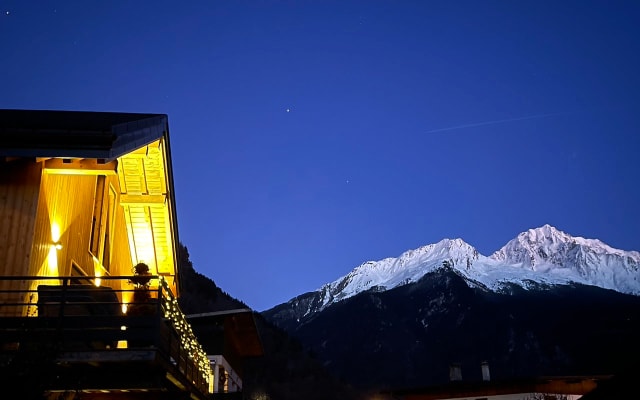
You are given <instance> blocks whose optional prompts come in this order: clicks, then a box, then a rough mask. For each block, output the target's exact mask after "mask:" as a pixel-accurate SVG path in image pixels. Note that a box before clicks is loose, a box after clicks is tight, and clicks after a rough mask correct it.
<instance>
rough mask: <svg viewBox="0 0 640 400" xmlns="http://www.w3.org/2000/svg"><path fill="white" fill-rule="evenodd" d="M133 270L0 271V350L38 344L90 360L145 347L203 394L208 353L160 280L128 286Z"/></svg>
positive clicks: (208, 371) (122, 355)
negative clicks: (115, 273) (82, 273)
mask: <svg viewBox="0 0 640 400" xmlns="http://www.w3.org/2000/svg"><path fill="white" fill-rule="evenodd" d="M134 278H135V277H133V276H119V277H104V276H103V277H76V276H73V277H71V276H64V277H54V278H52V277H25V276H13V277H0V352H2V353H3V354H4V355H6V354H10V353H12V352H14V353H16V352H21V351H22V352H24V351H29V349H38V350H34V351H41V349H42V348H43V346H44V347H46V348H48V349H50V350H51V351H52V352H54V353H55V357H58V358H65V360H66V361H69V360H71V361H74V360H76V361H77V360H87V361H90V362H93V363H95V362H96V361H99V360H101V359H109V360H113V359H118V360H119V361H122V360H126V359H127V357H128V356H129V355H132V354H134V353H136V351H137V353H136V354H140V350H145V351H152V352H153V353H154V354H157V357H156V356H154V359H156V358H157V359H159V362H160V363H161V364H162V366H163V368H164V369H165V370H166V372H167V373H169V374H171V376H173V377H174V378H175V379H178V380H179V381H180V382H181V384H182V385H185V386H189V385H193V386H195V387H196V388H197V390H198V391H200V392H201V393H202V394H205V395H206V394H208V392H209V380H210V379H213V374H212V372H211V367H210V364H209V360H208V359H207V356H206V354H205V353H204V351H203V350H202V347H201V346H200V344H199V343H198V340H197V338H196V337H195V335H194V334H193V332H192V330H191V326H190V325H189V324H188V323H187V321H186V319H185V316H184V314H183V313H182V312H181V310H180V308H179V306H178V301H177V299H176V298H175V297H174V296H173V294H172V292H171V290H170V288H169V286H168V284H167V282H166V281H165V280H164V279H163V278H162V277H157V276H149V279H150V282H151V283H150V285H148V286H145V287H142V286H141V285H137V286H138V287H135V286H136V285H134V284H133V283H132V280H133V279H134ZM79 279H81V281H79ZM98 279H100V281H98ZM92 282H100V286H96V285H95V284H91V283H92ZM141 291H145V293H142V292H141Z"/></svg>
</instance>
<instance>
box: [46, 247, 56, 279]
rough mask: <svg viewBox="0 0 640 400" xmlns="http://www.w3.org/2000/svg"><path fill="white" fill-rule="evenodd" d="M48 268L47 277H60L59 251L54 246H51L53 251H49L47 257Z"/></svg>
mask: <svg viewBox="0 0 640 400" xmlns="http://www.w3.org/2000/svg"><path fill="white" fill-rule="evenodd" d="M47 267H48V268H47V269H48V270H47V276H57V275H58V251H57V250H56V248H55V247H54V246H51V249H49V254H48V256H47Z"/></svg>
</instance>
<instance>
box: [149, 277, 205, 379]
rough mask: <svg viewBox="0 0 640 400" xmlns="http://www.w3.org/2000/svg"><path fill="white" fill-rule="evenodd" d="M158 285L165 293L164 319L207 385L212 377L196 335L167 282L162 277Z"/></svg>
mask: <svg viewBox="0 0 640 400" xmlns="http://www.w3.org/2000/svg"><path fill="white" fill-rule="evenodd" d="M160 285H161V287H162V289H163V292H164V293H165V295H164V296H162V299H163V300H164V301H163V308H164V317H165V318H166V319H167V320H169V321H170V322H171V325H172V326H173V328H174V329H175V330H176V331H177V332H178V333H180V335H179V337H180V344H181V345H182V347H183V348H184V349H185V350H187V351H188V353H187V356H188V357H189V359H191V360H193V361H194V362H195V364H196V365H197V366H198V370H199V371H200V373H201V375H202V378H203V379H204V381H205V382H206V383H207V385H208V384H209V382H210V380H211V377H212V376H213V371H212V370H211V363H210V361H209V358H208V357H207V354H206V353H205V351H204V349H203V348H202V346H201V345H200V342H198V339H197V338H196V335H195V334H194V333H193V330H192V329H191V325H190V324H189V323H188V322H187V320H186V318H185V317H184V314H183V313H182V311H181V310H180V306H179V305H178V299H176V298H175V297H174V296H173V293H172V292H171V290H170V289H169V285H168V283H167V281H166V280H165V279H164V277H162V276H161V277H160Z"/></svg>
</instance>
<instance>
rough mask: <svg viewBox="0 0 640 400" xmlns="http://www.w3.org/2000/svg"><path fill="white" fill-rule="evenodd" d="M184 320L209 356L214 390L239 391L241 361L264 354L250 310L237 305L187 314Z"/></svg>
mask: <svg viewBox="0 0 640 400" xmlns="http://www.w3.org/2000/svg"><path fill="white" fill-rule="evenodd" d="M187 321H189V324H190V325H191V326H192V328H193V331H194V332H195V334H196V336H197V337H199V338H201V343H202V347H203V348H204V350H205V352H206V353H207V356H208V357H209V361H210V363H211V369H212V370H213V377H214V382H215V384H214V391H215V393H227V394H232V393H239V392H241V391H242V376H243V362H244V360H246V359H247V358H251V357H260V356H262V355H263V353H264V350H263V347H262V342H261V341H260V337H259V336H258V334H257V327H256V323H255V320H254V318H253V311H252V310H250V309H248V308H241V309H232V310H224V311H215V312H209V313H202V314H191V315H187ZM228 397H231V396H228Z"/></svg>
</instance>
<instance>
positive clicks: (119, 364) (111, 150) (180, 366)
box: [0, 110, 212, 399]
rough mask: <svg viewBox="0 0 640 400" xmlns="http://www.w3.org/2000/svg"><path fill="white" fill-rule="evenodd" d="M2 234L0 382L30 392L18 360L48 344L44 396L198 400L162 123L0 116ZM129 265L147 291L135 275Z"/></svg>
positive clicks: (54, 114)
mask: <svg viewBox="0 0 640 400" xmlns="http://www.w3.org/2000/svg"><path fill="white" fill-rule="evenodd" d="M0 238H1V240H0V349H1V350H2V351H1V352H0V380H2V383H3V384H5V385H7V384H8V385H11V384H14V385H24V386H29V385H28V383H26V382H28V377H29V374H30V372H29V368H31V369H32V370H33V365H31V366H29V365H28V363H27V364H25V361H24V360H30V359H31V358H34V357H35V359H37V358H38V357H39V353H41V352H42V351H43V349H46V350H47V352H48V353H47V354H49V355H50V356H51V357H52V358H51V357H50V359H49V360H48V361H51V363H50V364H47V363H46V362H45V361H46V360H42V362H41V363H39V364H40V365H45V364H46V365H50V368H51V369H55V371H48V373H50V374H49V375H51V376H56V377H58V378H56V379H58V380H57V381H55V382H51V383H50V384H44V386H43V387H42V388H40V389H41V391H42V396H41V398H56V397H59V396H60V395H61V393H63V394H65V396H66V397H65V398H71V397H73V396H71V397H69V395H68V393H71V392H73V391H75V392H76V393H82V394H83V396H84V397H83V398H91V397H92V396H93V397H96V396H98V395H99V396H101V397H105V396H106V397H108V398H115V397H119V398H127V396H129V397H130V396H131V393H135V396H136V398H144V397H149V398H159V397H160V398H162V397H163V396H164V397H167V396H168V397H169V398H175V397H192V398H196V399H205V398H207V397H209V395H210V394H211V390H210V389H209V386H210V385H209V381H210V380H211V379H212V377H211V376H210V375H211V370H210V368H209V365H208V361H206V354H204V353H203V351H202V348H201V346H200V345H199V343H198V341H197V339H196V338H195V336H194V335H193V332H191V329H190V327H189V324H188V323H187V322H186V319H185V318H184V316H183V315H182V314H181V312H180V310H179V308H178V307H177V296H179V292H180V291H179V282H180V281H179V271H178V269H177V266H176V259H177V257H176V246H177V244H178V243H179V241H178V235H177V221H176V216H175V197H174V193H173V178H172V171H171V157H170V146H169V136H168V121H167V116H166V115H162V114H127V113H97V112H67V111H29V110H0ZM138 263H144V264H146V265H148V266H149V270H150V271H149V278H148V281H149V283H146V282H145V284H144V285H143V284H139V283H137V282H136V280H135V279H133V278H134V277H133V275H134V271H133V267H134V265H136V264H138ZM140 290H144V291H145V292H144V293H148V294H146V295H145V297H144V298H145V299H146V300H145V302H146V303H148V304H145V305H144V307H145V309H146V310H147V312H145V313H142V314H141V313H140V312H137V313H134V309H136V310H140V309H141V308H140V304H137V303H139V302H140V300H139V298H140V297H139V296H138V297H136V296H137V294H139V293H141V292H140ZM45 296H46V298H45ZM47 310H49V311H47ZM136 343H143V344H144V346H143V349H141V348H140V346H139V345H136ZM52 354H53V355H52ZM20 360H22V361H20ZM56 360H57V361H56ZM61 365H65V366H67V368H64V369H63V370H59V368H61V367H60V366H61ZM21 366H22V367H24V368H22V367H21ZM27 367H28V368H27ZM20 368H22V369H23V370H20ZM141 370H144V371H145V373H142V372H138V374H139V375H140V378H139V379H137V380H136V379H133V380H132V378H131V376H130V375H131V373H132V371H141ZM36 371H37V369H36ZM40 372H42V371H40ZM32 378H33V377H32ZM81 382H91V383H86V384H83V383H81ZM14 389H17V390H18V391H20V390H21V389H25V390H26V389H27V388H26V387H25V388H21V387H15V388H14ZM40 389H39V390H40ZM145 393H146V395H145ZM167 393H169V395H167Z"/></svg>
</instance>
